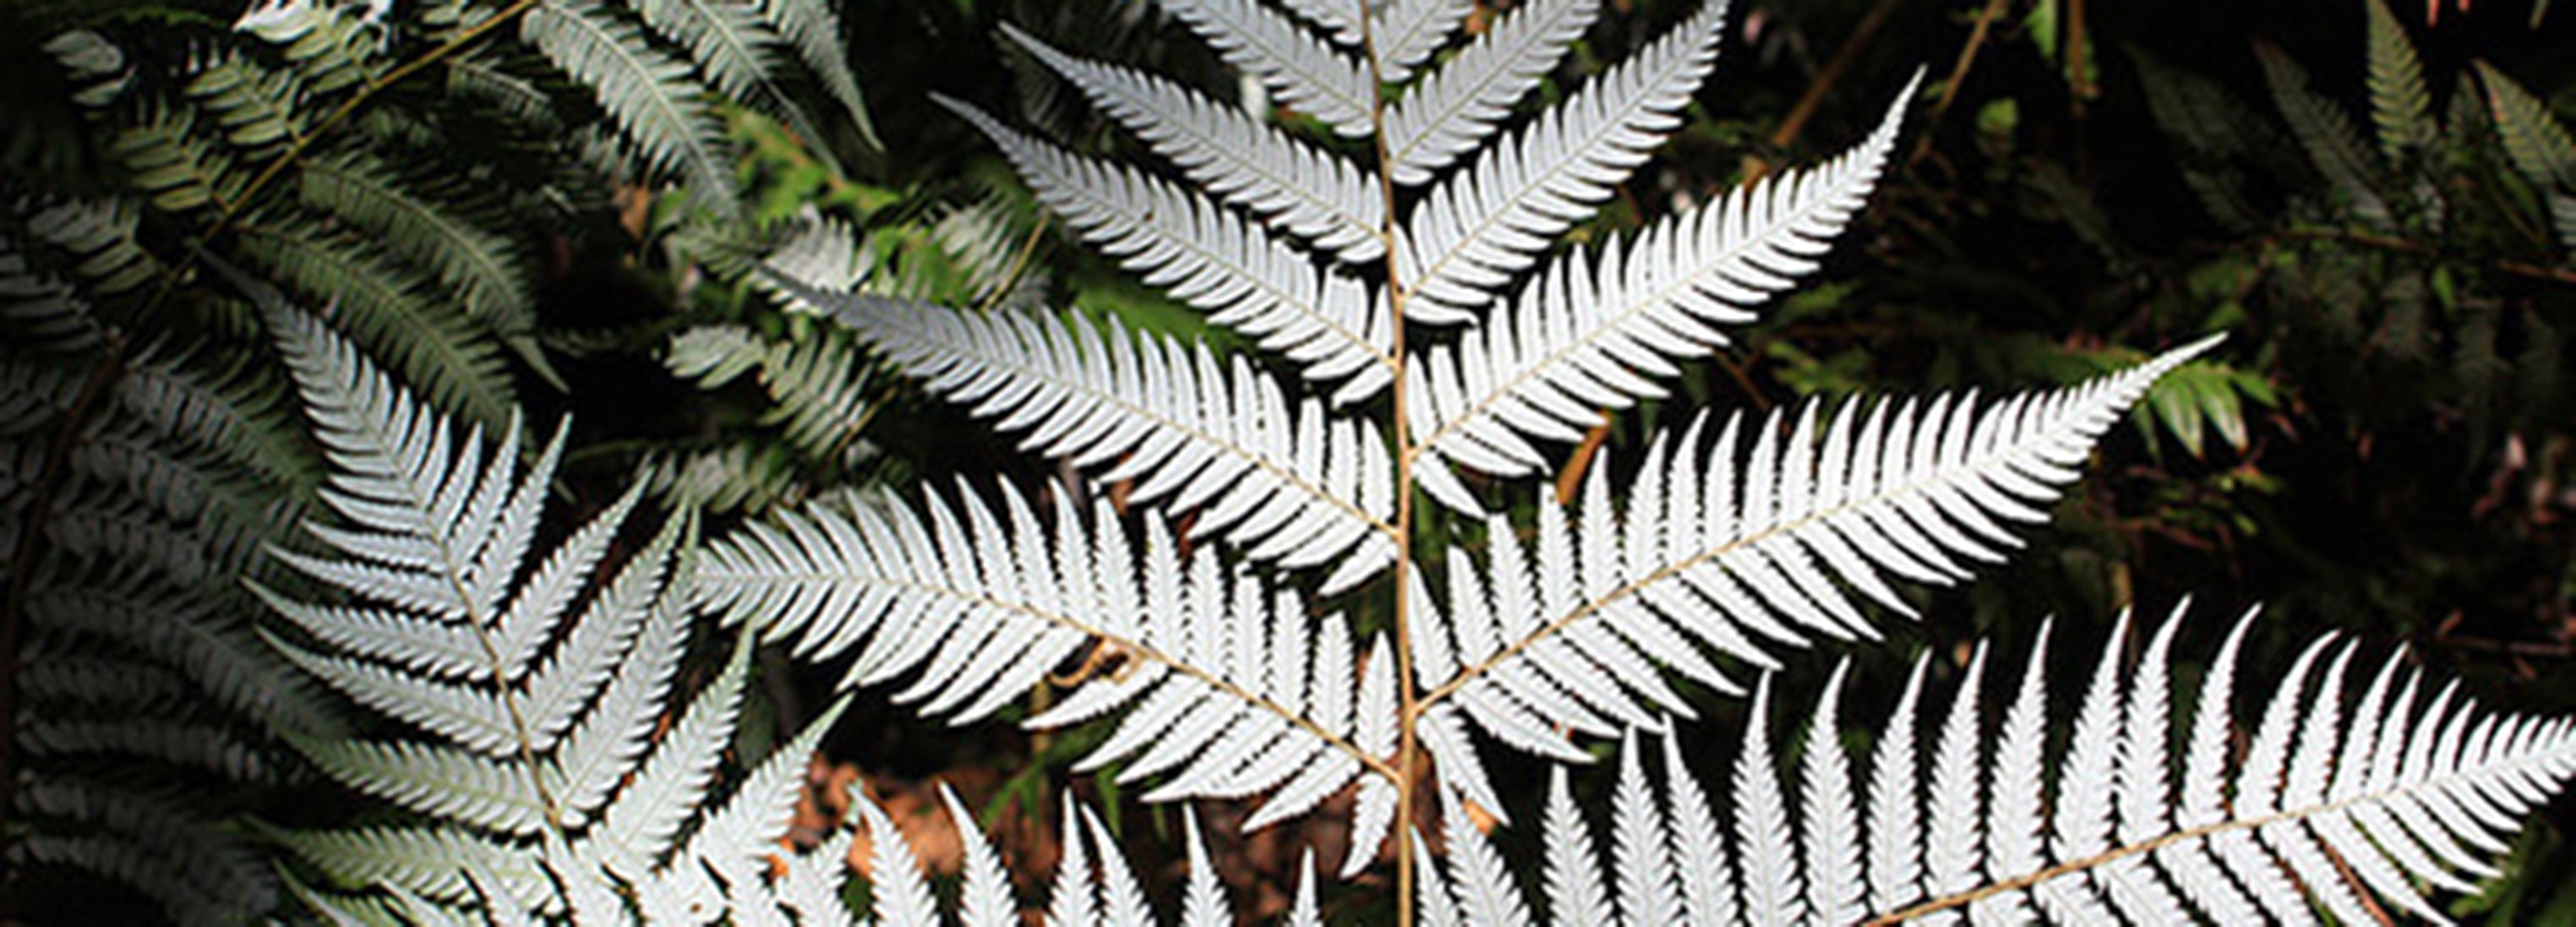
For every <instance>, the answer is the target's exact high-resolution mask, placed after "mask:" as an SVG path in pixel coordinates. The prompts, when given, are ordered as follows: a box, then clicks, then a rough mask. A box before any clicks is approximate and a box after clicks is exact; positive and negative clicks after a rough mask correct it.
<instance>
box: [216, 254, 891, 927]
mask: <svg viewBox="0 0 2576 927" xmlns="http://www.w3.org/2000/svg"><path fill="white" fill-rule="evenodd" d="M262 301H263V303H264V304H265V305H264V308H265V310H266V314H267V318H268V321H269V322H270V324H271V326H272V327H273V328H275V329H276V330H277V333H278V337H279V340H280V344H281V350H282V353H284V354H285V356H286V359H287V364H288V367H289V368H290V370H291V371H292V372H293V373H294V376H295V380H296V383H297V386H298V387H299V389H300V391H301V392H302V394H303V398H304V406H305V409H306V411H307V414H308V415H309V416H310V417H311V418H312V420H313V422H314V426H315V432H316V435H315V436H316V438H317V440H318V441H319V442H320V443H321V445H322V446H323V448H324V450H325V453H326V455H327V456H328V457H329V458H330V461H331V464H332V473H331V476H330V479H329V481H328V482H327V484H326V485H325V486H324V487H323V489H322V492H321V496H322V501H323V503H324V504H325V505H326V506H327V507H328V508H329V509H331V510H332V511H333V512H335V513H336V514H337V516H338V519H339V522H338V523H336V524H334V523H325V522H320V521H315V522H309V523H308V524H307V526H306V527H307V530H308V532H309V533H310V534H311V535H312V536H313V538H314V541H315V543H316V544H317V545H318V546H319V547H321V548H322V549H323V551H324V552H323V553H303V552H298V551H294V550H289V549H284V548H280V549H276V550H274V551H273V552H272V553H273V555H274V556H275V557H276V558H278V559H279V560H281V561H283V562H284V563H285V564H287V565H288V566H289V567H291V568H293V569H294V570H295V571H296V572H298V573H301V574H303V576H304V577H305V578H306V579H308V580H311V581H313V582H314V583H317V584H319V585H320V586H322V587H324V588H327V589H330V590H333V591H334V592H336V593H337V594H338V595H339V596H340V597H342V599H343V601H341V602H339V603H336V604H321V603H313V602H308V601H304V600H300V599H296V598H290V597H288V596H286V595H284V594H281V593H278V592H274V591H271V590H270V589H269V588H268V587H267V586H265V585H258V584H255V585H254V586H253V589H254V590H255V591H256V592H258V594H259V595H260V596H261V597H262V598H264V599H266V600H267V601H268V602H269V604H270V606H271V608H272V609H273V610H274V611H275V612H276V613H277V614H278V615H279V616H280V617H281V618H283V619H284V621H285V626H286V627H287V628H289V629H291V630H292V631H293V633H294V634H295V636H296V638H297V639H293V640H290V639H288V638H287V637H286V636H283V635H277V636H272V644H273V645H274V646H275V647H276V648H277V649H278V650H279V652H281V653H283V654H284V655H285V656H286V657H287V659H288V660H289V661H291V662H292V663H294V664H295V665H297V666H298V667H301V668H302V669H304V670H305V671H307V672H309V673H311V674H313V675H314V676H315V677H316V678H318V679H320V680H321V681H323V682H324V683H326V684H328V685H330V686H331V687H332V688H334V689H337V690H339V691H340V692H341V693H342V694H344V695H346V696H348V697H349V698H351V699H353V700H355V701H357V702H359V703H360V704H364V705H366V706H368V707H369V708H371V709H374V710H376V711H378V712H380V713H382V714H384V715H387V716H389V717H392V718H395V719H398V720H400V721H402V722H404V723H406V724H408V725H411V726H413V727H416V728H418V729H420V730H421V731H423V732H425V733H427V734H428V735H430V737H429V738H428V739H426V740H386V741H370V740H345V739H339V738H321V737H298V738H295V739H294V742H295V743H296V745H297V746H298V748H299V750H300V752H301V753H303V754H304V755H305V757H306V758H307V759H309V760H310V761H311V762H312V763H313V764H314V766H315V767H316V768H317V769H319V770H321V771H323V772H324V773H326V774H328V775H329V776H331V777H332V778H333V779H335V780H338V781H339V782H341V783H343V784H346V785H347V786H349V787H351V788H353V789H356V790H357V791H359V792H361V793H363V794H367V795H370V796H373V797H376V798H378V799H381V800H383V801H386V802H388V803H389V804H391V805H393V806H394V807H396V808H399V809H402V810H404V811H406V812H409V813H410V814H412V815H415V816H417V818H418V819H419V821H418V822H417V823H414V822H401V823H391V824H379V825H372V826H366V827H359V828H354V829H344V830H325V831H281V830H274V829H271V830H268V831H267V835H268V838H269V839H271V840H274V841H275V842H276V843H277V844H278V845H280V846H282V847H285V848H286V849H288V850H289V851H291V852H292V853H293V854H295V855H296V856H297V857H299V858H301V859H302V860H303V862H304V864H306V865H308V866H311V867H313V868H314V869H315V870H318V871H320V872H322V873H325V874H327V875H329V876H330V877H331V878H333V879H335V880H337V881H340V882H342V883H344V884H353V885H357V886H366V887H379V886H380V887H383V888H384V889H386V890H387V891H390V892H393V893H394V894H393V895H392V897H394V898H395V899H396V900H397V901H398V902H400V903H402V904H404V905H408V906H411V907H412V908H413V909H414V910H415V912H423V913H425V912H431V911H445V912H447V913H445V914H441V915H439V916H440V917H441V918H442V919H446V918H452V917H454V916H456V915H458V914H463V913H467V912H475V911H479V912H480V914H481V916H484V917H489V918H492V919H495V920H504V919H507V920H527V919H531V918H535V919H549V920H551V919H557V918H566V917H568V918H570V919H571V920H574V921H578V922H583V923H598V922H608V921H625V920H631V919H632V918H633V917H636V916H642V917H646V918H664V917H670V916H674V915H678V916H683V917H689V918H691V919H694V918H695V916H696V915H695V914H694V913H692V912H718V911H723V910H726V909H727V908H728V907H729V906H732V905H735V904H738V903H744V902H743V899H744V898H746V897H750V898H753V899H754V900H766V899H767V898H768V896H766V895H764V894H762V892H764V891H766V888H765V886H766V885H767V880H768V879H769V878H770V877H769V875H768V874H767V870H766V864H765V859H766V854H767V847H768V844H769V843H770V842H771V841H772V840H774V839H776V836H777V834H778V833H779V832H780V830H781V829H783V828H784V827H785V825H786V822H787V812H788V804H789V803H790V801H791V799H792V796H793V790H794V788H795V787H796V785H797V781H798V773H799V772H800V771H801V769H802V764H803V763H804V759H805V757H806V756H808V755H809V754H810V753H811V752H812V750H813V747H814V745H815V743H816V741H817V739H818V738H819V737H820V736H821V732H822V731H823V730H824V729H826V728H828V727H829V726H830V723H831V720H832V718H834V717H836V716H837V715H838V713H839V711H840V707H839V706H837V705H836V706H834V707H833V708H832V709H830V710H828V711H826V712H825V713H824V714H823V715H822V717H821V718H820V719H818V721H817V723H816V724H815V726H813V727H812V728H809V729H808V730H807V731H806V732H805V733H804V734H802V735H800V736H799V737H797V738H796V739H794V740H791V741H790V742H789V743H787V744H786V745H784V747H783V748H782V749H781V750H780V751H778V752H777V753H775V754H773V755H772V756H770V757H769V759H768V760H767V761H765V762H764V763H762V764H761V765H760V766H759V767H757V768H755V769H754V770H753V771H752V773H751V774H750V776H749V777H748V778H747V779H746V780H745V781H744V783H743V784H742V786H741V788H740V789H739V790H738V791H737V792H736V794H735V795H734V797H732V798H731V799H729V800H727V801H725V802H723V803H717V802H714V801H711V800H710V795H711V794H712V788H713V785H714V783H715V776H716V772H717V768H718V766H719V764H720V761H721V760H722V759H723V757H724V754H725V752H726V751H727V750H728V749H729V748H730V747H731V745H732V743H733V739H734V729H735V727H736V722H737V720H738V718H739V712H740V709H741V705H742V701H743V695H744V690H745V683H746V680H747V678H748V674H749V669H750V659H749V657H750V640H749V638H748V637H743V638H740V639H738V640H737V643H736V644H735V646H734V648H733V655H732V657H731V659H730V660H729V661H727V663H726V665H725V669H724V670H723V672H721V673H720V674H718V675H717V677H716V679H715V681H714V682H712V683H711V684H709V685H708V686H707V687H706V688H704V689H702V690H701V691H699V692H698V694H697V695H696V696H695V697H694V698H693V699H692V700H691V702H690V704H689V706H688V707H687V708H686V710H684V711H683V712H681V714H680V715H679V716H678V718H677V720H676V721H675V722H674V723H673V724H672V725H671V728H670V730H669V732H668V733H667V734H665V735H663V736H661V737H659V738H658V739H656V738H655V737H654V734H655V728H656V720H657V719H658V718H660V717H661V716H662V712H663V706H664V704H665V703H666V701H667V697H668V693H669V690H670V688H671V685H672V682H673V677H674V672H675V670H676V668H677V664H678V660H679V657H680V655H681V654H682V652H683V650H684V644H685V642H686V640H687V622H688V616H687V613H686V612H685V611H683V610H682V609H681V608H680V607H679V603H680V601H682V600H685V599H686V598H687V595H686V593H684V592H677V591H674V589H673V587H674V586H675V585H685V584H686V582H687V578H686V572H685V570H686V568H685V566H684V565H682V564H681V563H680V548H681V546H682V543H683V540H684V538H685V537H686V535H687V534H688V532H689V530H690V528H689V520H688V519H686V518H675V519H671V520H669V521H668V522H666V524H665V525H664V526H663V527H662V529H661V530H660V531H659V532H658V533H657V534H656V535H655V537H654V539H653V540H652V541H651V542H650V543H648V544H646V545H645V546H644V547H643V548H642V549H641V550H640V551H639V552H637V553H636V554H635V555H633V556H632V557H630V558H627V559H626V560H625V561H624V562H623V563H622V564H618V565H614V566H612V565H611V563H610V560H611V558H610V552H611V549H612V547H613V545H614V542H615V541H616V540H617V538H618V536H619V535H620V534H621V533H622V532H623V530H624V527H625V525H626V522H627V521H628V519H629V517H630V516H631V515H632V514H633V513H634V511H635V509H636V508H637V506H638V500H639V498H640V496H639V492H638V491H637V490H629V491H628V492H627V493H626V494H625V495H624V496H623V497H622V498H620V499H619V500H617V501H616V502H614V503H612V504H610V505H609V506H608V507H607V508H606V509H605V510H603V511H601V512H600V513H599V514H597V515H596V516H594V517H593V518H591V519H590V520H589V521H588V522H586V523H585V524H583V525H581V526H579V527H577V528H575V529H573V530H572V532H571V533H570V534H569V535H568V536H567V537H565V538H564V539H563V540H562V541H561V542H560V543H558V544H557V545H556V546H555V547H554V549H553V550H552V551H551V552H549V553H544V554H542V555H539V553H538V552H537V550H536V538H537V536H538V531H539V525H540V522H541V516H542V515H543V511H544V508H545V497H546V492H547V491H548V490H549V489H550V488H551V487H552V484H553V474H554V467H555V464H556V461H557V460H558V459H559V456H560V451H561V448H562V439H561V437H560V433H558V437H557V438H556V439H555V440H554V441H552V442H550V443H549V444H548V445H547V447H546V448H545V449H544V450H542V451H540V452H538V453H537V454H536V455H535V461H534V463H533V464H526V465H525V466H524V469H523V463H524V458H523V456H522V454H521V452H520V448H519V431H518V429H517V428H516V427H515V423H513V427H511V428H510V429H508V430H507V431H506V432H505V433H504V434H503V435H502V436H500V439H499V440H498V441H497V442H494V441H490V440H487V438H486V437H485V435H484V433H483V432H482V430H481V429H480V428H469V427H466V426H464V425H463V424H461V423H459V422H457V421H455V420H453V419H449V418H446V417H443V416H440V415H438V414H436V413H435V412H434V411H432V410H431V409H430V408H429V407H428V406H427V405H425V404H424V403H423V402H422V401H421V400H420V399H419V398H418V397H416V396H414V395H413V394H411V393H410V392H409V391H408V390H406V389H404V388H403V387H401V386H400V385H398V384H396V383H395V382H394V381H393V380H392V379H391V378H390V377H388V376H386V375H385V374H384V373H382V372H381V371H378V370H377V369H375V368H374V367H373V365H372V364H370V363H369V362H368V361H367V360H366V359H365V358H364V357H363V356H362V355H361V354H360V353H359V352H358V350H357V349H356V347H355V346H353V345H352V344H350V343H349V342H347V341H345V340H342V339H341V338H340V337H339V336H337V335H336V334H334V333H332V332H330V331H329V330H328V329H327V328H326V327H325V326H324V325H323V323H322V322H321V321H320V320H318V319H315V318H313V317H311V316H306V315H302V314H300V313H296V312H294V311H293V310H290V309H286V308H284V307H283V306H282V305H281V304H280V303H279V302H278V300H276V299H275V297H274V296H263V297H262ZM755 884H757V885H759V886H761V887H760V888H757V889H755V888H754V886H755ZM621 892H622V893H624V894H625V895H627V896H629V897H631V899H632V908H631V910H630V905H629V902H627V901H621V900H618V899H619V896H620V893H621ZM304 897H305V900H306V901H307V902H308V903H310V904H312V905H314V906H315V907H316V908H317V909H319V910H321V911H324V912H337V913H340V914H348V913H350V912H351V911H353V910H356V909H358V908H363V907H365V906H367V905H370V904H373V903H374V902H372V901H369V900H366V898H367V896H366V895H365V893H360V894H358V895H354V896H353V895H346V894H338V893H322V892H312V891H307V892H306V893H304ZM352 906H355V907H354V908H353V907H352Z"/></svg>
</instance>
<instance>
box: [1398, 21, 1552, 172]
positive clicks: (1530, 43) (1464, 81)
mask: <svg viewBox="0 0 2576 927" xmlns="http://www.w3.org/2000/svg"><path fill="white" fill-rule="evenodd" d="M1425 5H1428V4H1425ZM1599 10H1600V0H1545V2H1536V3H1531V4H1529V5H1526V6H1522V7H1518V8H1515V9H1514V10H1513V11H1512V12H1511V13H1510V14H1509V15H1507V16H1504V17H1503V18H1502V19H1501V20H1499V21H1497V22H1496V23H1494V26H1493V28H1492V29H1490V30H1488V31H1486V32H1485V34H1483V35H1480V36H1477V37H1476V40H1475V41H1474V42H1471V43H1469V44H1468V45H1467V47H1465V48H1463V49H1460V50H1459V51H1458V57H1456V58H1454V59H1451V60H1450V61H1449V63H1448V65H1446V66H1445V67H1442V68H1441V69H1440V70H1437V71H1433V72H1431V73H1430V74H1428V75H1425V76H1424V77H1423V78H1422V80H1421V82H1420V83H1418V84H1415V85H1414V86H1413V87H1412V89H1410V90H1409V91H1407V92H1406V93H1405V95H1404V98H1403V99H1401V100H1398V101H1396V104H1395V105H1394V106H1392V107H1389V108H1388V109H1387V111H1386V156H1387V159H1388V160H1389V161H1391V162H1393V163H1394V164H1395V171H1394V174H1393V176H1394V177H1395V182H1396V183H1400V184H1403V185H1405V186H1408V187H1416V186H1421V185H1423V184H1425V183H1429V182H1430V181H1431V179H1432V177H1433V176H1434V174H1435V173H1436V172H1438V171H1439V170H1441V169H1443V168H1446V167H1448V166H1449V165H1451V164H1453V163H1456V162H1457V161H1458V160H1459V159H1462V158H1465V157H1467V156H1468V155H1471V154H1474V153H1475V152H1476V151H1477V150H1478V149H1479V148H1480V147H1482V146H1483V145H1484V143H1485V138H1486V137H1487V136H1488V135H1491V134H1492V133H1493V131H1494V126H1495V124H1496V123H1498V122H1500V121H1502V119H1503V117H1505V116H1507V115H1510V114H1511V109H1512V106H1513V104H1515V103H1518V102H1519V101H1520V99H1521V98H1522V97H1524V96H1527V95H1528V94H1529V92H1530V91H1531V90H1534V89H1536V88H1537V87H1538V84H1539V81H1540V80H1542V79H1544V78H1546V77H1547V74H1548V72H1549V71H1552V70H1555V69H1556V65H1557V62H1558V61H1559V60H1561V59H1563V58H1564V57H1565V53H1566V51H1567V49H1570V48H1572V47H1573V46H1574V40H1575V39H1578V38H1581V37H1583V30H1584V29H1586V28H1588V27H1590V26H1591V25H1592V20H1593V17H1594V15H1595V14H1596V13H1598V12H1599Z"/></svg>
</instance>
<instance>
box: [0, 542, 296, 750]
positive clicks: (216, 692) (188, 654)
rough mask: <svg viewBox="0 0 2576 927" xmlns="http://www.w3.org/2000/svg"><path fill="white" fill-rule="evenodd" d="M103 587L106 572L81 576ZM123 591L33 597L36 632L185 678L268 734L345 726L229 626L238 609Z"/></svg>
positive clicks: (184, 595)
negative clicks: (139, 659) (132, 657)
mask: <svg viewBox="0 0 2576 927" xmlns="http://www.w3.org/2000/svg"><path fill="white" fill-rule="evenodd" d="M82 575H83V576H84V577H86V578H87V581H89V582H93V583H103V582H104V579H103V577H105V576H107V575H110V574H106V573H104V572H97V573H89V574H82ZM117 578H118V579H119V580H120V581H121V583H122V588H118V589H113V590H110V589H97V588H86V589H85V588H71V587H58V588H53V589H49V590H46V591H43V592H39V593H36V594H35V595H33V596H30V597H29V598H28V601H27V615H28V618H29V619H30V620H31V621H32V622H33V623H34V626H35V627H37V628H40V629H42V630H44V631H45V632H46V633H47V634H51V635H56V636H58V637H66V638H68V637H72V636H79V637H83V638H86V639H87V640H88V641H89V643H88V644H87V645H86V646H85V647H84V648H83V649H84V650H85V651H87V652H92V653H119V654H136V655H139V656H141V657H142V658H143V659H144V660H146V661H147V662H148V664H149V665H153V666H160V667H166V668H168V669H169V670H171V671H173V672H176V673H178V674H179V675H180V676H181V677H183V678H185V679H186V680H187V681H188V682H189V684H190V685H192V686H194V687H195V688H196V690H197V692H198V693H200V694H199V695H198V697H199V698H200V699H205V700H209V703H210V704H213V705H216V706H220V707H222V708H224V709H225V710H227V711H230V712H232V713H233V714H235V715H238V716H240V717H243V718H247V719H252V720H254V721H257V722H259V723H261V724H263V725H265V726H267V727H269V728H270V729H271V730H277V731H301V732H306V733H309V734H315V735H324V734H330V733H333V732H336V731H338V730H339V729H340V727H341V722H340V721H339V718H338V713H337V712H335V711H333V710H331V709H329V708H327V707H325V706H326V705H327V703H326V702H325V701H324V700H323V699H322V697H321V693H320V691H319V690H318V689H317V688H316V687H315V686H314V684H313V682H312V680H310V679H309V678H307V677H305V676H303V675H302V674H299V673H297V672H295V670H294V669H293V668H292V667H289V666H287V665H286V663H285V662H284V661H282V660H280V659H278V657H277V655H276V654H274V653H272V652H270V651H269V650H268V649H267V648H266V647H264V646H261V644H260V642H259V641H258V640H257V639H255V638H253V637H252V636H251V635H250V634H249V633H248V631H247V630H246V629H245V628H242V627H241V626H239V625H238V624H234V623H228V622H232V621H234V620H235V619H236V617H237V616H238V615H239V614H240V612H239V611H237V610H238V609H239V608H240V605H239V603H238V602H225V603H222V604H221V605H220V606H219V605H217V604H215V603H211V602H209V601H207V600H206V599H205V597H203V596H199V595H196V594H192V593H189V592H186V591H184V590H182V589H180V588H178V587H176V586H173V585H170V584H167V583H161V582H153V581H149V580H143V581H137V578H136V577H134V576H131V575H127V576H121V577H117Z"/></svg>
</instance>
